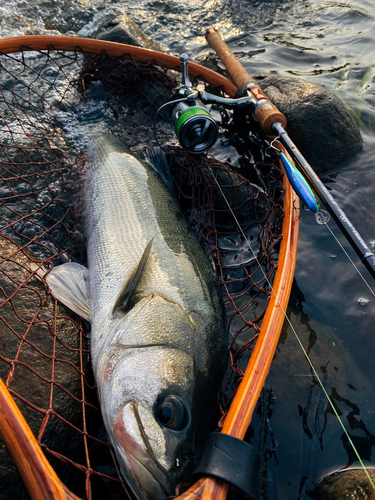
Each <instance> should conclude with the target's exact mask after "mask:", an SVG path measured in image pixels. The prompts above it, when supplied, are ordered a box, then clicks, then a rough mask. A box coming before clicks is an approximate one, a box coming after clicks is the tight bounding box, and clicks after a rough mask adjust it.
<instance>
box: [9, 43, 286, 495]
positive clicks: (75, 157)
mask: <svg viewBox="0 0 375 500" xmlns="http://www.w3.org/2000/svg"><path fill="white" fill-rule="evenodd" d="M99 81H100V82H101V84H102V85H103V87H104V89H105V91H106V93H107V95H108V102H109V105H110V106H111V108H112V110H113V113H114V116H115V117H116V118H117V121H118V123H119V128H118V135H120V138H121V139H122V140H124V141H125V142H127V144H128V145H129V146H130V147H133V148H134V149H137V150H138V151H139V150H140V149H142V148H140V147H139V144H144V145H145V147H144V148H143V149H146V144H149V143H150V142H152V141H154V133H153V126H152V125H153V119H154V116H155V113H156V110H157V109H158V108H159V107H160V106H161V105H162V104H163V103H164V102H166V100H167V99H168V97H169V95H170V93H171V90H172V89H173V88H174V87H175V86H176V81H175V79H174V77H173V75H172V76H171V73H170V72H169V71H168V70H167V69H166V68H161V67H160V66H159V65H157V64H155V62H154V61H150V62H148V63H137V62H136V61H134V60H132V58H131V57H128V58H127V59H123V58H122V59H119V58H114V57H109V56H107V55H106V54H105V53H103V54H101V55H98V56H91V55H89V54H84V53H83V51H82V50H80V49H78V48H77V50H76V51H75V52H64V51H54V50H52V48H51V50H47V51H27V50H25V51H20V52H18V53H16V54H3V55H1V56H0V262H1V264H0V291H1V298H0V377H1V378H2V380H3V381H4V382H5V385H6V387H7V388H8V390H9V392H10V393H11V394H12V396H13V398H14V399H15V401H16V403H17V405H18V407H19V408H20V410H21V412H22V414H23V415H24V417H25V419H26V421H27V422H28V424H29V425H30V427H31V429H32V431H33V433H34V435H35V436H36V438H37V440H38V442H39V444H40V446H41V448H42V450H43V451H44V453H45V454H46V456H47V458H48V460H49V461H50V463H51V464H52V466H53V468H54V469H55V471H56V472H57V475H58V476H59V478H60V479H61V480H62V481H63V482H64V483H65V485H66V486H67V487H68V488H69V489H70V490H71V491H72V492H74V493H75V494H76V495H78V496H79V497H81V498H87V499H91V498H92V499H95V498H103V497H104V495H106V497H107V498H113V499H115V498H124V497H125V498H126V496H128V497H129V498H131V494H130V493H129V489H128V488H127V486H126V484H125V483H124V481H123V479H122V477H121V475H120V474H119V470H118V466H117V464H116V460H115V458H114V455H113V452H112V450H111V447H110V445H109V443H108V440H107V437H106V433H105V429H104V427H103V423H102V420H101V414H100V408H99V405H98V401H97V396H96V389H95V383H94V380H93V375H92V372H91V367H90V353H89V345H88V344H89V340H88V339H89V325H88V324H87V323H85V322H84V321H83V320H81V319H80V318H79V317H78V316H76V315H75V314H74V313H72V312H71V311H69V310H68V309H67V308H65V307H64V306H62V305H61V304H60V303H58V302H57V301H56V300H55V299H54V298H53V297H52V295H51V294H50V292H49V289H48V286H47V284H46V282H45V280H44V275H45V273H46V272H48V270H50V269H51V268H52V266H53V265H58V264H61V263H64V262H67V261H68V260H74V261H76V262H80V263H83V264H84V263H85V260H86V254H85V237H84V221H83V220H82V218H81V206H80V203H79V199H80V189H81V186H82V180H83V178H84V173H85V168H86V165H87V157H86V154H85V151H78V152H77V151H75V150H74V148H73V147H72V145H71V144H70V143H69V141H68V140H67V139H66V137H65V135H64V130H62V128H61V126H60V125H59V123H58V121H57V120H56V116H55V113H54V110H53V107H54V106H55V103H56V102H58V103H59V106H60V108H61V107H62V108H64V106H70V105H71V102H72V101H75V102H76V99H77V96H78V97H79V96H82V97H83V98H84V96H85V95H86V93H87V91H88V90H89V89H90V86H91V85H92V83H93V82H99ZM235 122H236V117H234V119H232V117H231V116H229V115H228V114H226V113H222V126H221V136H220V137H221V143H222V148H221V149H220V147H217V148H215V152H217V153H218V154H219V155H220V156H221V157H224V156H228V155H229V154H231V153H232V152H233V151H235V150H234V149H230V150H228V146H227V144H228V143H231V144H234V145H236V146H238V147H239V152H240V154H239V155H237V160H236V161H234V166H231V164H230V163H229V162H228V161H227V162H225V163H223V162H221V161H218V160H216V159H215V158H213V157H211V156H208V157H206V156H204V155H194V156H193V155H190V154H188V153H186V152H184V151H183V150H182V149H181V148H179V147H178V146H176V145H175V141H174V140H173V134H172V133H171V130H170V129H169V128H168V126H167V123H166V114H165V113H164V114H162V115H161V116H159V118H158V120H157V122H156V133H157V138H158V141H159V142H160V143H161V144H162V145H166V146H165V148H166V154H167V158H168V162H169V165H170V169H171V173H172V176H173V180H174V184H175V189H176V192H177V194H178V197H179V199H180V202H181V205H182V207H183V209H184V211H185V213H186V215H187V217H188V218H189V219H190V221H191V223H192V225H193V228H194V229H195V232H196V234H197V236H198V238H200V239H201V241H202V244H204V245H205V246H206V248H208V249H209V252H210V255H211V259H212V260H213V262H214V263H215V265H216V268H217V271H218V276H219V279H220V282H221V284H222V289H223V299H224V307H225V308H226V311H227V318H228V328H229V354H230V356H229V360H230V363H229V366H228V370H227V375H226V379H225V381H224V382H223V390H222V393H221V395H219V397H218V411H217V426H218V427H220V426H221V424H222V421H223V417H224V416H225V415H226V412H227V410H228V408H229V405H230V402H231V400H232V398H233V394H234V393H235V391H236V389H237V387H238V384H239V382H240V381H241V378H242V376H243V370H244V368H245V367H246V364H247V361H248V359H249V356H250V353H251V350H252V348H253V344H254V343H255V340H256V338H257V336H258V334H259V331H260V325H261V322H262V318H263V317H264V314H265V310H266V306H267V303H268V299H269V297H270V293H271V292H270V287H269V285H268V282H267V280H266V279H265V277H264V274H263V272H264V273H265V274H266V276H267V279H268V280H270V281H272V279H273V276H274V273H275V271H276V268H277V258H278V247H279V243H280V240H281V225H282V220H283V216H284V212H283V209H282V200H283V189H282V174H281V171H280V170H279V168H278V166H277V162H276V159H277V156H276V155H275V154H274V153H273V151H272V148H270V147H269V145H267V144H266V143H264V142H263V140H262V137H261V133H260V131H259V130H258V129H257V127H256V125H254V124H253V123H251V122H249V121H246V127H244V128H243V129H242V132H239V131H238V130H237V129H236V123H235ZM242 123H243V122H242ZM249 134H250V139H251V140H250V142H248V141H247V139H248V137H249ZM245 139H246V140H245ZM246 141H247V142H246ZM225 148H227V149H225ZM227 151H229V153H228V152H227ZM215 179H216V180H217V181H218V183H219V184H220V186H221V190H219V189H218V187H217V183H216V181H215ZM224 196H225V198H226V199H227V200H228V201H229V204H230V206H231V208H232V210H233V212H234V214H235V216H236V218H237V220H238V221H239V223H240V224H241V227H242V229H243V231H244V234H245V235H246V237H247V239H248V240H249V241H250V243H251V245H252V247H253V251H254V252H255V254H256V256H257V259H255V258H254V255H253V253H252V252H251V250H249V248H248V245H247V242H246V241H245V240H244V238H243V236H242V234H241V233H240V232H239V230H238V227H237V226H236V223H235V222H234V219H233V215H232V214H231V213H230V211H229V210H228V207H227V205H226V202H225V199H224ZM0 463H1V464H3V465H4V467H2V468H0V484H1V486H2V495H3V496H2V498H4V499H6V498H21V497H22V495H23V494H24V492H23V487H22V485H21V484H20V482H19V480H18V479H17V476H16V472H15V471H14V468H13V466H12V461H11V459H10V457H9V456H8V455H7V452H6V449H5V447H0ZM8 493H9V495H8V496H7V494H8Z"/></svg>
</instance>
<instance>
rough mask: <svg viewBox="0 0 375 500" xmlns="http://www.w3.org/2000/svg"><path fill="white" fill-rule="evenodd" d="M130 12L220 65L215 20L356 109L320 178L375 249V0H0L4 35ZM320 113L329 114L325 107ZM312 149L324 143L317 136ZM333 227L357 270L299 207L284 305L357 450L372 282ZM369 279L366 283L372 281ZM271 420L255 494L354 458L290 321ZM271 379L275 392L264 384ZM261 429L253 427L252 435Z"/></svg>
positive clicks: (239, 51) (370, 352)
mask: <svg viewBox="0 0 375 500" xmlns="http://www.w3.org/2000/svg"><path fill="white" fill-rule="evenodd" d="M122 14H128V15H129V16H131V18H132V19H133V20H134V21H135V22H136V23H137V24H138V25H139V27H140V28H141V29H142V30H143V31H144V32H145V33H146V34H148V35H150V36H151V37H153V38H154V39H155V40H156V41H157V42H159V43H160V44H161V45H163V46H164V47H165V48H166V49H167V50H168V51H170V52H172V53H174V54H176V53H181V52H187V53H188V54H189V55H190V56H191V58H192V59H194V60H196V61H198V62H201V63H203V64H208V65H210V66H211V67H213V68H221V69H222V66H221V63H219V62H218V61H217V58H216V57H215V56H214V55H213V53H212V51H211V50H210V49H209V48H208V47H207V45H206V44H205V40H204V36H203V35H204V32H205V30H206V29H207V28H208V27H210V26H212V25H213V26H215V27H216V28H218V29H219V30H220V31H221V33H222V34H223V35H224V36H225V37H227V38H228V41H229V45H230V47H231V49H232V50H233V51H234V52H235V53H236V55H237V57H238V58H239V59H240V60H241V62H242V63H243V64H244V66H245V67H246V68H247V69H248V71H249V72H250V73H252V74H255V73H259V72H269V71H272V72H277V73H279V74H282V75H285V74H292V75H297V76H299V77H301V78H305V79H307V80H310V81H313V82H316V83H320V84H323V85H325V86H326V87H327V88H328V89H330V90H331V91H333V92H334V93H335V94H336V95H337V96H338V97H340V98H341V99H342V100H343V101H344V102H345V104H346V105H347V106H348V108H349V109H350V110H351V112H352V114H353V115H354V116H355V118H356V119H357V121H358V123H359V125H360V128H361V132H362V135H363V138H364V148H363V152H362V153H361V154H359V155H358V156H356V157H354V158H352V159H350V160H348V161H347V162H346V163H345V164H341V165H339V166H335V167H333V166H330V165H327V169H326V171H325V172H324V173H323V174H321V177H322V178H323V179H324V181H326V182H327V183H329V186H330V188H331V189H332V193H333V195H334V197H335V198H336V199H337V201H338V202H339V204H340V205H341V206H342V208H343V209H344V210H345V212H346V213H347V214H348V215H349V216H350V218H351V220H352V222H353V224H354V225H355V226H356V227H357V229H358V230H359V232H360V233H361V234H362V235H363V237H364V239H365V240H366V242H367V243H368V244H369V245H370V246H372V247H373V248H375V216H374V215H375V214H374V197H375V158H374V147H375V141H374V132H373V130H374V127H375V108H374V106H375V90H374V89H375V86H374V85H373V78H374V76H375V28H374V26H375V4H373V2H371V1H370V0H360V1H355V0H354V1H352V2H348V1H337V0H325V1H324V0H314V1H309V0H295V1H281V0H279V1H276V2H261V1H244V0H232V1H224V0H222V1H220V0H208V1H205V2H204V1H199V0H191V1H182V0H181V1H180V0H174V1H173V0H170V1H159V0H156V1H152V2H151V1H149V2H148V1H144V0H138V1H137V2H130V1H128V2H123V1H117V2H115V1H113V2H109V1H107V2H102V1H99V0H93V1H89V0H80V1H79V0H71V1H59V2H52V1H37V0H29V1H25V0H21V1H20V0H3V1H2V2H1V5H0V36H12V35H13V36H14V35H23V34H48V33H52V34H59V33H60V34H78V35H80V36H88V37H91V36H93V37H94V36H96V34H97V32H98V30H100V28H101V26H102V25H103V24H104V23H106V22H108V21H109V20H110V19H115V18H117V17H118V16H120V15H122ZM322 120H324V116H322ZM315 146H316V148H319V144H316V145H315ZM330 227H331V229H332V231H333V233H334V235H335V237H336V238H337V240H338V241H339V242H340V243H341V244H342V245H343V246H344V248H345V251H347V252H348V254H349V256H350V258H351V259H353V261H354V262H355V263H356V264H357V265H358V268H359V269H360V271H361V272H362V273H363V278H364V279H365V280H366V281H367V283H365V282H364V280H362V279H361V277H360V276H359V275H358V273H357V271H356V270H355V269H354V267H353V265H352V264H351V263H350V261H349V260H348V257H347V256H346V255H345V254H344V252H343V250H342V249H341V248H340V246H339V244H338V243H337V242H336V241H335V239H334V236H333V235H332V234H331V233H330V232H329V231H328V230H327V228H326V227H324V226H320V225H318V224H317V223H316V222H315V219H314V217H313V215H312V214H311V213H310V212H305V211H302V212H301V232H300V243H299V254H298V260H297V268H296V273H295V286H294V288H293V294H292V299H291V303H290V307H289V309H288V316H289V317H290V319H291V323H292V325H293V328H294V329H295V330H296V332H297V333H298V335H299V337H300V338H301V341H302V343H303V345H304V346H305V348H306V349H308V351H309V354H310V356H311V359H312V361H313V362H314V364H315V366H316V369H317V370H318V372H319V374H321V376H322V378H323V377H324V381H325V384H326V387H327V391H328V393H329V394H330V395H332V397H333V400H334V404H335V406H336V408H337V411H338V413H339V414H340V415H341V418H342V421H343V423H344V425H345V427H346V428H347V429H348V431H349V432H350V435H351V437H352V439H353V441H354V442H355V444H356V445H357V447H358V449H359V451H360V453H361V454H362V456H363V458H364V459H366V460H368V461H371V460H374V457H373V453H372V451H373V446H374V443H375V415H374V392H375V382H374V380H375V363H374V353H375V348H374V345H375V341H374V334H375V328H374V317H375V297H374V293H373V292H372V290H371V289H375V283H374V281H373V279H372V278H371V277H370V276H369V275H368V273H367V271H366V270H364V268H362V267H361V265H360V263H359V262H358V258H357V257H356V255H355V254H354V253H353V251H352V250H351V249H350V248H348V245H347V243H346V242H345V240H344V238H343V237H342V236H341V235H340V232H339V231H338V230H337V229H336V227H335V225H334V223H333V222H331V223H330ZM369 287H370V288H371V289H370V288H369ZM267 387H268V388H269V391H268V392H267V393H266V394H267V395H268V396H267V398H265V399H264V403H263V404H264V405H265V407H266V408H268V417H269V420H267V421H264V419H263V420H262V419H260V418H259V417H258V416H256V417H255V419H254V423H253V428H254V432H255V437H254V439H258V442H259V444H260V446H261V447H263V450H264V456H265V459H264V463H263V464H261V466H262V468H263V469H264V470H265V472H264V474H263V477H264V482H263V491H262V492H260V491H259V493H258V497H259V498H267V499H280V500H281V499H293V498H296V499H297V498H309V492H310V490H311V488H312V485H313V484H314V482H315V481H316V479H317V478H318V477H319V476H320V475H321V474H324V473H325V472H327V471H328V470H330V469H332V468H335V467H336V468H337V467H339V466H342V465H346V464H347V463H351V462H354V463H356V462H355V457H354V456H353V453H352V451H351V450H350V448H349V447H348V445H347V442H346V438H345V437H344V436H343V432H342V429H341V428H340V426H339V424H338V422H337V418H336V417H335V416H334V415H333V414H332V412H331V411H329V410H328V407H327V403H326V401H325V398H324V397H323V395H322V394H321V390H320V389H319V387H318V386H317V385H316V384H315V383H314V380H313V377H312V376H311V371H310V368H309V365H308V364H307V361H306V360H305V357H304V355H303V353H302V351H301V348H300V347H299V345H298V344H297V341H296V339H295V336H294V333H293V332H292V328H291V327H290V326H288V325H285V327H284V330H283V333H282V337H281V342H280V344H279V347H278V350H277V354H276V358H275V360H274V363H273V366H272V368H271V372H270V375H269V377H268V379H267ZM271 389H272V391H271ZM257 436H258V437H257Z"/></svg>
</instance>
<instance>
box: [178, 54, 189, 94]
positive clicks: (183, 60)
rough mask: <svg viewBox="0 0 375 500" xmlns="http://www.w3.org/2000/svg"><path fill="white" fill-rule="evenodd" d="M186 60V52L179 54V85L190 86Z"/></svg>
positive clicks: (187, 58)
mask: <svg viewBox="0 0 375 500" xmlns="http://www.w3.org/2000/svg"><path fill="white" fill-rule="evenodd" d="M188 62H189V57H188V55H187V54H181V55H180V64H181V86H182V87H186V88H189V87H191V83H190V80H189V74H188Z"/></svg>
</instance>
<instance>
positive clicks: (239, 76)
mask: <svg viewBox="0 0 375 500" xmlns="http://www.w3.org/2000/svg"><path fill="white" fill-rule="evenodd" d="M206 40H207V42H208V43H209V45H210V46H211V47H212V48H213V49H214V50H215V52H216V53H217V55H218V56H219V58H220V60H221V61H222V63H223V64H224V66H225V67H226V69H227V70H228V73H229V75H230V76H231V77H232V79H233V80H234V82H235V84H236V85H237V87H238V89H239V90H240V91H241V93H242V95H243V96H251V97H252V98H253V101H252V104H251V105H250V109H251V112H252V114H253V117H254V118H255V119H256V120H257V121H258V122H259V123H260V125H261V127H262V129H263V131H264V132H265V133H266V134H267V135H269V136H274V135H276V136H277V138H278V140H279V141H280V143H281V144H282V145H283V146H284V148H285V150H286V151H287V152H288V154H289V155H290V157H291V158H292V159H293V161H294V162H295V164H296V166H297V167H298V168H299V170H300V171H301V173H302V174H303V176H304V178H305V179H306V180H307V182H308V184H309V185H310V186H311V187H312V188H313V190H314V191H315V192H316V194H317V195H318V197H319V198H320V200H321V201H322V202H323V204H324V206H325V207H326V208H327V210H328V212H329V213H330V215H331V216H332V218H333V219H334V221H335V222H336V224H337V226H338V227H339V229H340V230H341V232H342V233H343V234H344V236H345V238H346V239H347V241H348V242H349V243H350V245H351V246H352V248H353V249H354V250H355V252H356V253H357V255H358V256H359V257H360V259H361V261H362V263H363V264H364V265H365V267H366V268H367V270H368V271H369V273H370V274H371V276H372V277H373V278H374V279H375V255H374V254H373V252H371V250H370V249H369V248H368V246H367V245H366V243H365V241H364V240H363V238H362V237H361V235H360V234H359V232H358V231H357V230H356V228H355V227H354V226H353V224H352V223H351V222H350V220H349V218H348V217H347V215H346V214H345V212H344V211H343V210H342V209H341V208H340V207H339V205H338V204H337V202H336V201H335V199H334V198H333V196H332V195H331V193H330V192H329V191H328V189H327V188H326V187H325V185H324V184H323V183H322V181H321V180H320V179H319V177H318V176H317V174H316V173H315V172H314V170H313V169H312V167H311V166H310V165H309V163H308V162H307V161H306V160H305V158H304V157H303V156H302V154H301V152H300V151H299V150H298V148H297V147H296V145H295V144H294V143H293V141H292V140H291V138H290V137H289V135H288V133H287V132H286V131H285V127H286V118H285V116H284V115H283V114H282V113H280V111H279V110H278V109H277V108H276V106H275V105H274V104H272V103H271V101H270V100H269V98H268V97H267V96H266V95H265V94H264V93H263V91H262V89H261V88H260V87H259V85H258V84H257V83H255V81H254V79H253V78H252V77H251V76H250V75H249V73H248V72H247V71H246V70H245V68H244V67H243V66H242V64H241V63H240V62H239V61H238V60H237V59H236V57H235V55H234V54H233V52H232V51H231V50H230V49H229V47H228V46H227V44H226V43H225V42H224V41H223V39H222V38H221V36H220V34H219V32H218V31H217V30H216V29H214V28H211V29H209V30H208V31H207V33H206ZM283 163H284V166H285V162H284V160H283ZM287 174H288V172H287ZM288 177H289V175H288ZM300 182H302V181H300ZM293 187H294V186H293ZM297 194H300V193H298V192H297ZM302 199H303V201H305V200H304V198H303V197H302Z"/></svg>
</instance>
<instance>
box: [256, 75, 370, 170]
mask: <svg viewBox="0 0 375 500" xmlns="http://www.w3.org/2000/svg"><path fill="white" fill-rule="evenodd" d="M255 78H256V80H257V83H259V85H260V86H261V87H262V90H263V91H264V92H265V94H266V95H267V96H268V97H269V98H270V100H271V101H272V102H273V103H274V104H275V105H276V106H277V107H278V108H279V110H280V111H281V112H282V113H284V115H285V116H286V118H287V120H288V125H287V128H286V130H287V132H288V133H289V134H290V137H291V138H292V140H293V141H294V142H295V144H296V146H297V147H298V148H299V149H300V151H301V153H302V154H303V155H304V156H305V158H306V160H307V161H308V162H310V163H311V165H312V166H313V167H314V168H315V169H316V170H317V171H324V170H327V169H328V168H331V167H332V166H334V165H338V164H340V163H342V162H343V161H345V160H347V159H348V158H351V157H352V156H354V155H356V154H357V153H359V152H360V151H361V149H362V145H363V139H362V136H361V133H360V131H359V128H358V126H357V124H356V123H355V121H354V119H353V117H352V116H351V115H350V113H349V111H348V110H347V108H346V107H345V105H344V103H343V102H342V101H341V100H340V99H339V98H338V97H336V96H335V95H334V94H333V93H332V92H330V91H329V90H327V89H326V88H324V87H323V86H322V85H318V84H316V83H311V82H307V81H305V80H302V79H300V78H295V77H292V76H280V75H257V76H256V77H255Z"/></svg>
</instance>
